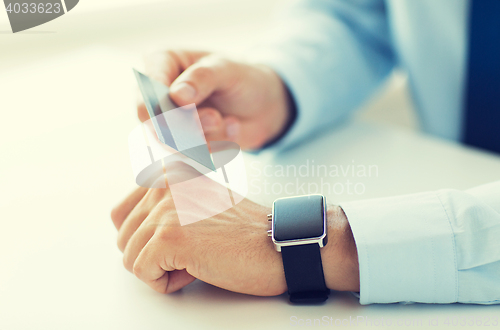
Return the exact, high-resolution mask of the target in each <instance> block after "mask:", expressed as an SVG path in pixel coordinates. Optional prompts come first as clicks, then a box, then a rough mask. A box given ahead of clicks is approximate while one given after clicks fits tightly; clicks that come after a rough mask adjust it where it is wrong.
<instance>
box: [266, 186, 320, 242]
mask: <svg viewBox="0 0 500 330" xmlns="http://www.w3.org/2000/svg"><path fill="white" fill-rule="evenodd" d="M324 214H325V210H324V197H323V196H321V195H309V196H299V197H291V198H281V199H277V200H276V201H275V202H274V209H273V226H274V227H273V232H274V239H275V240H276V241H277V242H281V241H289V240H297V239H305V238H314V237H320V236H321V235H323V233H324V232H325V228H324V224H325V222H324Z"/></svg>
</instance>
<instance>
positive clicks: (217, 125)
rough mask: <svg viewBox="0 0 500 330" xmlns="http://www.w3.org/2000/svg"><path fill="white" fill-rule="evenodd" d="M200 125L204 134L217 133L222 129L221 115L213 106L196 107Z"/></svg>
mask: <svg viewBox="0 0 500 330" xmlns="http://www.w3.org/2000/svg"><path fill="white" fill-rule="evenodd" d="M198 116H199V118H200V122H201V126H202V127H203V132H204V133H205V135H207V134H210V133H218V132H220V131H222V130H223V129H224V122H223V119H222V115H221V113H220V112H219V111H217V110H216V109H214V108H200V109H198Z"/></svg>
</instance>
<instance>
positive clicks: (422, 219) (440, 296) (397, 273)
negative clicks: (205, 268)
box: [341, 192, 458, 305]
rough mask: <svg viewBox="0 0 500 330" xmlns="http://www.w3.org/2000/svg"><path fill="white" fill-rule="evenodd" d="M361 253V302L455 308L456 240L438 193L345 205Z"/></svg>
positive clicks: (456, 285) (456, 284) (359, 257)
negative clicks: (426, 304)
mask: <svg viewBox="0 0 500 330" xmlns="http://www.w3.org/2000/svg"><path fill="white" fill-rule="evenodd" d="M341 207H342V209H343V210H344V212H345V214H346V215H347V218H348V220H349V224H350V226H351V229H352V232H353V235H354V240H355V242H356V247H357V251H358V261H359V273H360V274H359V275H360V303H361V304H363V305H364V304H372V303H395V302H407V303H409V302H422V303H453V302H456V301H457V298H458V280H457V277H458V271H457V261H456V253H455V240H454V235H453V230H452V227H451V224H450V220H449V218H448V215H447V214H446V210H445V208H444V207H443V205H442V203H441V201H440V199H439V198H438V196H437V195H436V193H435V192H428V193H420V194H413V195H406V196H398V197H391V198H381V199H373V200H366V201H358V202H347V203H343V204H342V205H341Z"/></svg>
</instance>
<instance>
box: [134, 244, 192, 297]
mask: <svg viewBox="0 0 500 330" xmlns="http://www.w3.org/2000/svg"><path fill="white" fill-rule="evenodd" d="M167 250H168V249H166V248H165V247H162V246H161V244H160V242H159V241H156V242H155V241H154V240H150V241H149V242H148V244H146V246H145V247H144V249H142V251H141V252H140V254H139V256H138V257H137V259H136V261H135V263H134V266H133V272H134V274H135V275H136V276H137V278H139V279H140V280H141V281H143V282H144V283H146V284H147V285H149V286H150V287H151V288H152V289H153V290H155V291H157V292H160V293H171V292H175V291H177V290H179V289H181V288H183V287H184V286H186V285H188V284H189V283H191V282H193V281H194V280H195V279H196V278H195V277H194V276H192V275H190V274H189V273H188V272H187V271H186V270H185V269H180V270H177V269H175V267H174V266H173V265H172V264H171V263H170V262H168V261H167V260H166V259H167V257H166V256H165V253H168V252H167ZM170 252H171V251H170ZM169 254H170V255H171V253H169Z"/></svg>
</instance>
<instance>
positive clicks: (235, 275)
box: [111, 168, 359, 296]
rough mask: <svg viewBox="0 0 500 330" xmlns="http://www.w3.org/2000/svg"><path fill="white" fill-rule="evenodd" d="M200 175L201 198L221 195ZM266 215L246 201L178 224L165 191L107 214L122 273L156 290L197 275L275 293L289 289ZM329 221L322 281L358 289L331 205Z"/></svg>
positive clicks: (147, 193) (145, 193)
mask: <svg viewBox="0 0 500 330" xmlns="http://www.w3.org/2000/svg"><path fill="white" fill-rule="evenodd" d="M175 170H176V171H185V169H182V168H181V169H179V168H177V169H175ZM178 173H179V174H180V175H184V174H185V173H181V172H178ZM174 175H175V173H174ZM203 178H204V179H205V180H206V182H205V183H204V184H202V185H199V186H198V187H197V190H198V193H200V194H209V195H212V196H214V200H217V199H218V196H217V194H221V193H222V192H223V191H224V190H221V189H220V187H221V186H220V185H219V184H218V183H216V182H214V181H212V180H210V179H208V178H206V177H203ZM226 193H227V190H226ZM176 194H177V193H176ZM182 197H183V196H181V198H182ZM184 197H185V198H190V196H189V194H186V196H184ZM176 198H178V196H177V195H176ZM191 198H192V197H191ZM197 207H199V208H210V207H212V206H211V205H197ZM202 211H203V210H202ZM193 212H196V210H193ZM270 212H271V209H270V208H267V207H263V206H260V205H258V204H255V203H253V202H251V201H250V200H248V199H244V200H243V201H242V202H240V203H238V204H237V205H236V206H234V207H232V208H231V209H229V210H227V211H225V212H222V213H220V214H218V215H216V216H214V217H212V218H209V219H205V220H202V221H199V222H196V223H192V224H189V225H185V226H180V224H179V220H178V218H177V213H176V210H175V206H174V202H173V199H172V194H171V191H170V189H169V188H166V189H159V188H153V189H146V188H138V189H137V190H135V191H134V192H133V193H132V194H130V195H129V196H128V197H127V198H126V199H125V200H124V201H123V202H122V203H121V204H119V205H118V206H117V207H115V208H114V209H113V211H112V215H111V217H112V219H113V222H114V224H115V226H116V228H117V229H118V247H119V248H120V250H121V251H122V252H123V253H124V256H123V262H124V265H125V268H127V269H128V270H129V271H131V272H133V273H134V274H135V275H136V276H137V277H138V278H139V279H141V280H142V281H144V282H145V283H147V284H148V285H149V286H151V287H152V288H153V289H154V290H156V291H158V292H161V293H170V292H174V291H177V290H179V289H181V288H182V287H184V286H186V285H187V284H189V283H191V282H192V281H194V280H195V279H196V278H198V279H200V280H202V281H204V282H207V283H210V284H213V285H215V286H218V287H221V288H224V289H227V290H230V291H235V292H240V293H246V294H252V295H260V296H272V295H278V294H281V293H283V292H285V291H286V288H287V287H286V281H285V275H284V271H283V263H282V259H281V254H280V253H279V252H277V251H276V250H275V248H274V246H273V243H272V241H271V239H270V238H269V237H268V236H267V230H268V229H270V222H269V221H268V220H267V214H269V213H270ZM327 216H328V229H327V230H328V232H327V234H328V235H329V240H328V241H329V243H328V244H327V245H326V247H324V248H322V249H321V250H322V252H321V254H322V258H323V268H324V272H325V280H326V284H327V286H328V287H329V288H330V289H334V290H353V291H358V290H359V275H358V261H357V253H356V246H355V244H354V239H353V237H352V233H351V230H350V227H349V223H348V222H347V219H346V217H345V215H344V213H343V212H342V209H340V208H339V207H336V206H330V207H329V209H328V215H327Z"/></svg>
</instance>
